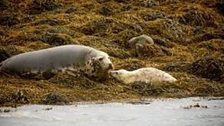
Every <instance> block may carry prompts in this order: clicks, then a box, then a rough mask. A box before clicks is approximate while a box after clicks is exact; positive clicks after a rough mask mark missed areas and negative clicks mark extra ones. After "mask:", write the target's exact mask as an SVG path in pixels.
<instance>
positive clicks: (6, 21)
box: [0, 16, 20, 27]
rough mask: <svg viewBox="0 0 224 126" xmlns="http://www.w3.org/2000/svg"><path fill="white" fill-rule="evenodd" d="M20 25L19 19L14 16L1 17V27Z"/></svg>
mask: <svg viewBox="0 0 224 126" xmlns="http://www.w3.org/2000/svg"><path fill="white" fill-rule="evenodd" d="M18 23H20V21H19V19H18V18H16V17H12V16H0V25H3V26H9V27H10V26H13V25H16V24H18Z"/></svg>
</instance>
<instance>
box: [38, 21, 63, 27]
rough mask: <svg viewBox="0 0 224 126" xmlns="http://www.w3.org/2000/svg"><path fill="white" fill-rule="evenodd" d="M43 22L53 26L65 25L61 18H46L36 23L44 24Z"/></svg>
mask: <svg viewBox="0 0 224 126" xmlns="http://www.w3.org/2000/svg"><path fill="white" fill-rule="evenodd" d="M42 24H48V25H51V26H55V25H63V24H65V21H63V20H59V19H44V20H40V21H38V22H36V23H35V25H42Z"/></svg>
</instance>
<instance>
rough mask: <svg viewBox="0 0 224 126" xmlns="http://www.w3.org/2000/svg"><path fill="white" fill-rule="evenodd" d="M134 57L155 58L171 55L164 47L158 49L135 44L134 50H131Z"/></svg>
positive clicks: (148, 45)
mask: <svg viewBox="0 0 224 126" xmlns="http://www.w3.org/2000/svg"><path fill="white" fill-rule="evenodd" d="M132 50H133V53H134V56H137V57H155V56H164V55H171V54H172V53H171V52H170V51H169V49H167V48H166V47H160V46H158V45H155V44H154V45H150V44H136V46H135V48H134V49H132Z"/></svg>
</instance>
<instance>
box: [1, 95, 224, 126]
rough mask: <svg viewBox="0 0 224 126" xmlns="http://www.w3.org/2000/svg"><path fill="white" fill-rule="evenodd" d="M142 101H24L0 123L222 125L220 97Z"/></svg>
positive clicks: (21, 125)
mask: <svg viewBox="0 0 224 126" xmlns="http://www.w3.org/2000/svg"><path fill="white" fill-rule="evenodd" d="M146 103H148V104H144V103H142V104H130V103H105V104H87V103H86V104H85V103H83V104H78V105H66V106H47V105H25V106H21V107H18V108H10V112H1V113H0V126H31V125H32V126H105V125H106V126H137V125H141V126H192V125H193V126H224V100H220V99H218V100H217V99H216V100H209V99H208V98H184V99H151V100H149V101H146ZM197 104H199V106H200V107H198V106H197ZM192 105H193V106H194V105H196V106H194V107H192ZM0 109H1V110H4V109H8V108H0Z"/></svg>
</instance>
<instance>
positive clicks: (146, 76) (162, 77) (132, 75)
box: [110, 67, 177, 84]
mask: <svg viewBox="0 0 224 126" xmlns="http://www.w3.org/2000/svg"><path fill="white" fill-rule="evenodd" d="M110 73H111V75H112V76H113V77H115V78H116V79H117V80H119V81H122V82H123V83H126V84H130V83H134V82H145V83H160V82H170V83H172V82H175V81H177V79H175V78H174V77H173V76H171V75H170V74H168V73H166V72H164V71H162V70H159V69H156V68H152V67H148V68H140V69H137V70H134V71H127V70H124V69H121V70H114V71H111V72H110Z"/></svg>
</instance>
